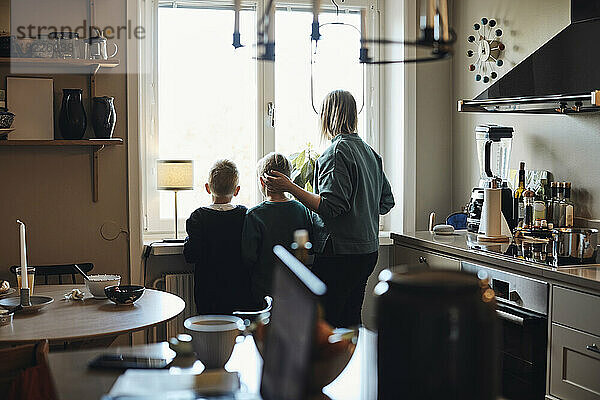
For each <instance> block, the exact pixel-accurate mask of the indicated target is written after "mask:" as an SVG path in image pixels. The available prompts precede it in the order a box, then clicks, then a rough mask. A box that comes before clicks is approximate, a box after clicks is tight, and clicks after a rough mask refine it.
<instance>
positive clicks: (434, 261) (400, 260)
mask: <svg viewBox="0 0 600 400" xmlns="http://www.w3.org/2000/svg"><path fill="white" fill-rule="evenodd" d="M403 264H409V265H416V264H422V265H423V267H430V268H435V269H446V270H454V271H458V270H460V260H458V259H456V258H452V257H447V256H443V255H440V254H436V253H431V252H428V251H424V250H416V249H413V248H412V247H407V246H402V245H396V248H395V249H394V265H403Z"/></svg>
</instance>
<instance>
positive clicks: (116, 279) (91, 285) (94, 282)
mask: <svg viewBox="0 0 600 400" xmlns="http://www.w3.org/2000/svg"><path fill="white" fill-rule="evenodd" d="M88 277H89V278H90V279H89V280H87V279H86V280H85V287H86V288H87V290H89V291H90V293H91V294H92V296H94V297H96V298H98V299H105V298H106V294H105V293H104V288H105V287H107V286H115V285H119V284H120V283H121V276H120V275H88Z"/></svg>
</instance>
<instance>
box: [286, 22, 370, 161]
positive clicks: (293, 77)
mask: <svg viewBox="0 0 600 400" xmlns="http://www.w3.org/2000/svg"><path fill="white" fill-rule="evenodd" d="M319 19H320V23H321V25H322V26H321V35H322V38H321V40H320V41H319V42H318V46H317V48H316V53H315V48H314V46H313V45H312V44H311V41H310V30H311V23H312V13H310V12H303V11H287V10H278V11H277V13H276V32H275V35H276V52H275V53H276V61H275V104H276V123H275V129H276V133H275V147H276V149H277V151H279V152H282V153H284V154H287V155H289V154H292V153H295V152H297V151H299V150H302V149H303V148H304V147H305V146H306V143H308V142H310V143H312V144H313V145H314V146H315V147H316V148H317V149H318V151H319V153H320V152H321V151H322V150H323V149H324V148H325V147H327V145H328V143H327V142H324V141H322V140H321V138H320V135H319V116H318V115H317V114H316V113H315V111H314V110H313V107H312V103H311V89H310V79H311V68H310V63H311V61H310V60H311V52H313V63H314V64H313V78H314V81H313V82H314V91H313V92H314V105H315V108H316V110H317V111H319V112H320V110H321V103H322V101H323V98H324V97H325V95H326V94H327V93H329V92H330V91H332V90H335V89H344V90H348V91H350V92H351V93H352V94H353V95H354V97H355V99H356V102H357V107H358V109H359V110H360V109H361V106H362V103H363V98H364V96H363V81H364V80H363V66H362V65H361V64H360V63H359V62H358V56H359V51H360V15H359V14H358V13H345V12H344V13H341V14H340V15H339V16H336V15H335V13H322V14H321V15H320V17H319ZM334 22H340V23H344V24H347V25H340V24H332V23H334ZM350 25H351V26H350ZM365 114H366V112H361V114H360V115H359V126H358V131H359V133H360V134H361V136H363V137H364V133H365V132H364V127H365V126H366V125H365Z"/></svg>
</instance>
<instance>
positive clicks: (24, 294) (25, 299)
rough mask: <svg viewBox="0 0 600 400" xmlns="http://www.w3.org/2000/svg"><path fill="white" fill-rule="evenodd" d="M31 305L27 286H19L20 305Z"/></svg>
mask: <svg viewBox="0 0 600 400" xmlns="http://www.w3.org/2000/svg"><path fill="white" fill-rule="evenodd" d="M30 306H31V294H30V293H29V288H21V307H30Z"/></svg>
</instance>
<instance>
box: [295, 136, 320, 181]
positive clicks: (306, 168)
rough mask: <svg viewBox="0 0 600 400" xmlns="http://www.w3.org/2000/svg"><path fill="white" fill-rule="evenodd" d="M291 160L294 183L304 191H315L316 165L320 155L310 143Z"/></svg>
mask: <svg viewBox="0 0 600 400" xmlns="http://www.w3.org/2000/svg"><path fill="white" fill-rule="evenodd" d="M290 158H291V159H292V165H293V167H294V170H293V171H292V176H291V179H292V181H293V182H294V183H295V184H296V185H298V186H300V187H302V188H304V190H307V191H309V192H312V191H313V190H314V188H313V183H314V174H315V164H316V162H317V158H319V154H318V153H317V152H316V151H315V149H314V148H313V145H312V144H311V143H310V142H309V143H307V144H306V147H305V148H304V149H303V150H302V151H301V152H298V153H294V154H292V155H291V156H290Z"/></svg>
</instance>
